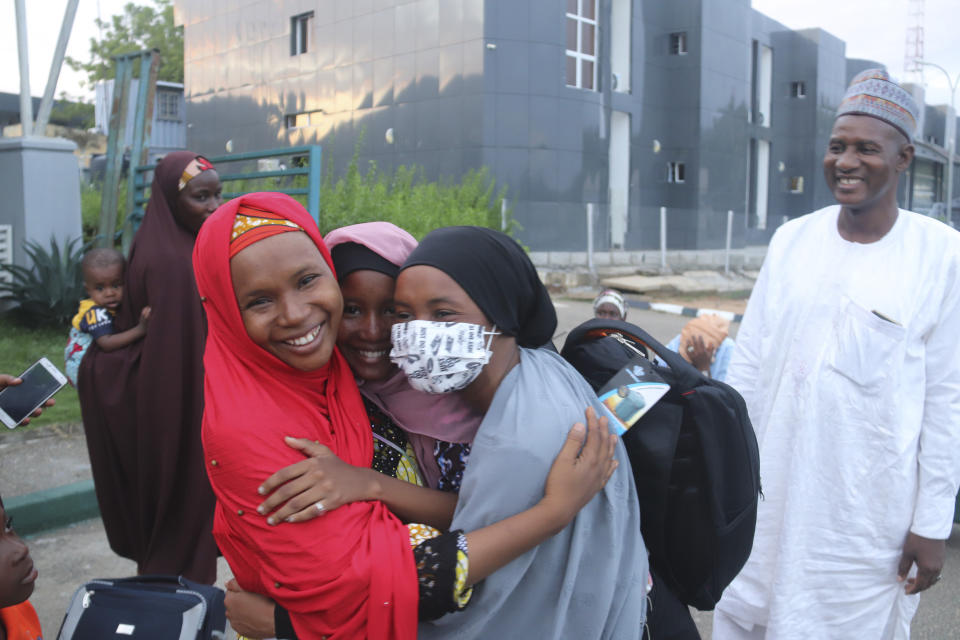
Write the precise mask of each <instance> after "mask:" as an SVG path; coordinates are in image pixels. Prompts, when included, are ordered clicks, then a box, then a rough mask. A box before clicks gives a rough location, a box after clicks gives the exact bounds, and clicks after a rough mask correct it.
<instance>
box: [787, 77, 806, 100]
mask: <svg viewBox="0 0 960 640" xmlns="http://www.w3.org/2000/svg"><path fill="white" fill-rule="evenodd" d="M790 97H791V98H806V97H807V83H806V82H804V81H803V80H795V81H793V82H791V83H790Z"/></svg>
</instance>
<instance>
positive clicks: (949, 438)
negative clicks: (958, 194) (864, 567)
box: [897, 250, 960, 593]
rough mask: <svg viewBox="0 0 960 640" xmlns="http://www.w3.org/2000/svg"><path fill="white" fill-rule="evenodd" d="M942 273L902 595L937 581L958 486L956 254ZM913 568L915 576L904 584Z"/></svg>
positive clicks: (959, 279)
mask: <svg viewBox="0 0 960 640" xmlns="http://www.w3.org/2000/svg"><path fill="white" fill-rule="evenodd" d="M953 253H954V256H953V260H952V261H951V262H950V268H949V270H948V272H947V273H945V274H943V281H944V295H943V305H942V306H941V308H940V313H939V316H938V319H937V324H936V326H935V327H934V329H933V330H932V331H931V332H930V333H929V335H928V336H927V339H926V344H925V349H924V352H925V363H926V364H925V367H926V372H925V373H926V375H925V378H926V387H925V389H924V406H923V424H922V425H921V427H920V451H919V454H918V456H917V471H918V474H919V486H918V490H917V504H916V508H915V509H914V513H913V524H912V525H911V526H910V532H909V534H908V535H907V540H906V542H905V544H904V547H903V556H902V557H901V559H900V566H899V568H898V571H897V573H898V577H899V579H900V580H906V587H905V588H906V591H907V593H919V592H920V591H923V590H924V589H927V588H929V587H931V586H933V585H934V584H935V583H936V582H937V580H939V577H940V570H941V569H942V568H943V561H944V555H945V552H946V539H947V538H948V537H949V536H950V530H951V527H952V522H953V511H954V506H955V499H956V495H957V488H958V485H960V341H958V340H957V336H956V324H957V320H958V319H960V250H956V251H954V252H953ZM913 564H916V565H917V576H916V578H910V579H909V580H907V579H906V578H907V573H908V571H909V570H910V567H911V566H912V565H913Z"/></svg>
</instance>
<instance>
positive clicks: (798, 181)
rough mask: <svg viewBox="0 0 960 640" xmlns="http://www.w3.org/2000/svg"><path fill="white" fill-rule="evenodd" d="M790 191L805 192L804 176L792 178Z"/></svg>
mask: <svg viewBox="0 0 960 640" xmlns="http://www.w3.org/2000/svg"><path fill="white" fill-rule="evenodd" d="M790 193H803V176H794V177H792V178H790Z"/></svg>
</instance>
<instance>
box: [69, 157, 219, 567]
mask: <svg viewBox="0 0 960 640" xmlns="http://www.w3.org/2000/svg"><path fill="white" fill-rule="evenodd" d="M219 204H220V178H219V176H218V175H217V172H216V171H215V170H214V168H213V165H211V164H210V162H209V161H208V160H207V159H206V158H203V157H202V156H198V155H197V154H195V153H192V152H189V151H178V152H176V153H170V154H168V155H167V156H166V157H164V158H163V160H161V161H160V163H159V164H158V165H157V168H156V170H155V172H154V178H153V185H152V187H151V193H150V201H149V203H148V204H147V210H146V214H145V216H144V219H143V224H142V225H141V227H140V230H139V231H138V232H137V235H136V237H135V238H134V240H133V245H132V246H131V248H130V259H129V264H128V266H127V273H126V279H125V292H124V302H123V305H122V306H121V308H120V310H119V311H118V314H117V318H116V320H115V323H116V326H117V329H118V330H120V331H122V330H124V329H127V328H129V327H132V326H134V325H135V324H136V323H137V321H138V319H139V317H140V311H141V309H143V308H144V307H145V306H150V307H151V309H152V311H151V320H150V327H149V329H148V331H147V335H146V337H145V338H144V339H143V340H140V341H137V342H135V343H133V344H131V345H129V346H128V347H125V348H123V349H119V350H117V351H113V352H111V353H106V352H103V351H100V350H99V349H97V347H96V346H95V345H91V347H90V350H89V351H88V352H87V354H86V355H85V356H84V358H83V360H82V362H81V363H80V371H79V379H78V389H79V392H80V401H81V408H82V412H83V425H84V430H85V431H86V436H87V449H88V450H89V453H90V462H91V465H92V467H93V479H94V483H95V486H96V491H97V501H98V502H99V504H100V513H101V515H102V517H103V523H104V526H105V528H106V531H107V538H108V540H109V542H110V547H111V548H112V549H113V550H114V551H115V552H116V553H118V554H119V555H121V556H124V557H126V558H130V559H132V560H134V561H136V563H137V571H138V573H141V574H147V573H163V574H175V575H183V576H186V577H188V578H190V579H192V580H196V581H198V582H205V583H212V582H213V581H214V580H215V578H216V557H217V550H216V546H215V545H214V542H213V536H212V533H211V529H212V524H213V505H214V497H213V492H212V491H211V489H210V484H209V482H208V480H207V474H206V472H205V471H204V466H203V451H202V449H201V445H200V419H201V416H202V414H203V363H202V358H203V346H204V340H205V337H206V324H205V322H204V316H203V309H202V307H201V304H200V297H199V295H198V294H197V285H196V282H195V281H194V277H193V268H192V263H191V255H192V252H193V244H194V241H195V240H196V236H197V231H199V229H200V225H202V224H203V221H204V220H205V219H206V217H207V216H209V215H210V214H211V213H213V211H214V210H215V209H216V208H217V207H218V206H219Z"/></svg>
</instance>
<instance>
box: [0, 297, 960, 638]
mask: <svg viewBox="0 0 960 640" xmlns="http://www.w3.org/2000/svg"><path fill="white" fill-rule="evenodd" d="M557 312H558V315H559V319H560V324H559V329H558V339H557V340H556V342H557V343H558V346H559V345H562V342H563V337H564V335H565V332H566V331H569V330H570V329H571V328H573V327H574V326H576V325H577V324H579V323H580V322H581V321H582V320H584V319H586V318H588V317H589V316H590V305H589V304H588V303H585V302H579V301H571V300H558V301H557ZM630 319H631V321H633V322H635V323H637V324H639V325H641V326H642V327H644V328H645V329H646V330H647V331H648V332H649V333H651V334H652V335H653V336H654V337H655V338H657V339H659V340H661V341H662V342H666V341H668V340H669V339H670V338H671V337H673V336H674V335H675V334H676V333H677V332H678V331H679V330H680V327H682V326H683V324H684V322H685V319H684V318H682V317H678V316H672V315H667V314H660V313H656V312H649V311H638V310H632V311H631V314H630ZM84 477H89V464H88V463H87V460H86V450H85V447H84V445H83V440H82V437H81V436H79V435H77V434H76V433H74V434H66V435H54V436H50V437H49V438H44V439H42V440H38V441H34V443H33V444H32V445H28V444H26V443H22V444H0V487H4V491H5V492H6V495H16V494H18V493H22V492H23V491H27V490H35V489H38V488H43V487H48V486H54V485H56V484H64V483H67V482H75V481H76V480H78V479H83V478H84ZM29 542H30V546H31V549H32V553H33V557H34V560H35V562H36V565H37V568H38V570H39V572H40V578H39V580H38V582H37V588H36V591H35V592H34V595H33V597H32V598H31V601H32V602H33V603H34V606H35V607H36V608H37V610H38V612H39V614H40V618H41V623H42V625H43V628H44V630H45V633H46V636H47V637H48V638H54V637H56V632H57V629H58V628H59V625H60V620H61V618H62V616H63V612H64V611H65V609H66V607H67V604H68V603H69V600H70V597H71V596H72V594H73V592H74V591H75V590H76V588H77V587H78V586H79V585H80V584H81V583H82V582H84V581H86V580H89V579H92V578H98V577H116V576H125V575H132V574H133V573H134V572H135V570H136V567H135V566H134V564H133V563H132V562H130V561H128V560H124V559H122V558H119V557H117V556H116V555H114V554H113V553H112V552H111V551H110V549H109V548H108V546H107V543H106V537H105V535H104V532H103V526H102V524H101V523H100V521H99V520H90V521H86V522H83V523H80V524H77V525H74V526H71V527H66V528H63V529H58V530H55V531H49V532H47V533H44V534H40V535H38V536H35V537H33V538H31V539H30V541H29ZM218 576H219V577H220V580H219V583H220V585H221V586H222V585H223V582H225V581H226V580H227V579H228V578H229V569H228V568H227V566H226V563H225V562H223V561H222V559H221V564H220V568H219V571H218ZM943 576H944V577H943V581H942V582H941V583H940V584H939V585H938V586H937V587H935V588H934V589H932V590H931V591H930V592H929V593H928V595H926V596H924V598H923V599H922V600H921V604H920V611H919V613H918V614H917V617H916V619H915V620H914V624H913V629H914V638H917V639H920V640H946V639H949V638H956V637H957V629H960V527H954V531H953V536H952V538H951V539H950V541H949V543H948V550H947V563H946V567H945V570H944V572H943ZM696 619H697V624H698V626H699V627H700V629H701V632H702V633H703V634H704V638H709V637H710V614H709V613H697V614H696Z"/></svg>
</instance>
